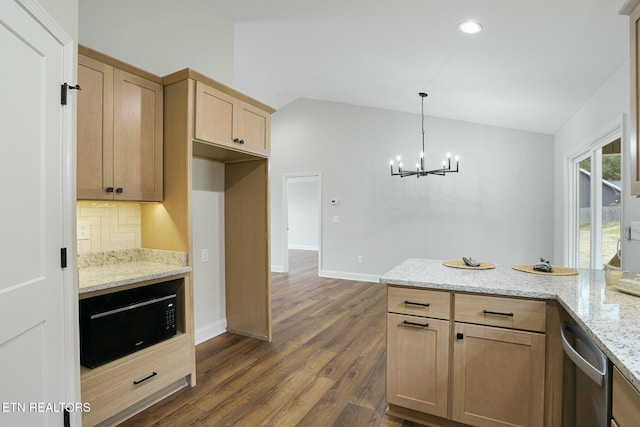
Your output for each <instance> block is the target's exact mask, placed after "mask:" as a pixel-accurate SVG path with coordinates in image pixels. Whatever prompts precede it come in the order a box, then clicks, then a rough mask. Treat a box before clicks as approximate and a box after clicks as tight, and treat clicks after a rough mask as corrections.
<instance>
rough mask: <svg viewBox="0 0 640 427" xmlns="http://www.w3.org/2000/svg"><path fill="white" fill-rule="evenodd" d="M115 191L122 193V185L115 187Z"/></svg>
mask: <svg viewBox="0 0 640 427" xmlns="http://www.w3.org/2000/svg"><path fill="white" fill-rule="evenodd" d="M116 193H118V194H122V193H124V190H123V189H122V187H118V188H116Z"/></svg>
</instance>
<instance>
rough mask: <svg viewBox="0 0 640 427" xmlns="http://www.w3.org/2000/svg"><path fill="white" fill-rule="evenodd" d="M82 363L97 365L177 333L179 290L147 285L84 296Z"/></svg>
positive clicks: (81, 333)
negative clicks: (177, 299) (177, 292)
mask: <svg viewBox="0 0 640 427" xmlns="http://www.w3.org/2000/svg"><path fill="white" fill-rule="evenodd" d="M79 310H80V363H81V364H82V365H83V366H86V367H88V368H95V367H97V366H100V365H102V364H105V363H107V362H110V361H112V360H115V359H117V358H119V357H122V356H126V355H128V354H131V353H134V352H136V351H138V350H141V349H143V348H146V347H149V346H150V345H153V344H156V343H158V342H160V341H163V340H166V339H168V338H171V337H172V336H174V335H175V334H176V319H177V312H176V310H177V307H176V294H175V292H172V291H167V290H166V289H165V290H162V289H159V288H158V287H156V286H146V287H142V288H137V289H131V290H127V291H121V292H114V293H110V294H105V295H100V296H96V297H92V298H87V299H82V300H80V307H79Z"/></svg>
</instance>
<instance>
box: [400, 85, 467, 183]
mask: <svg viewBox="0 0 640 427" xmlns="http://www.w3.org/2000/svg"><path fill="white" fill-rule="evenodd" d="M418 95H420V98H422V152H421V153H420V163H416V168H415V169H405V168H404V167H403V165H402V161H401V160H402V159H401V157H400V156H398V157H397V162H398V165H397V168H396V170H395V171H394V168H393V165H394V161H393V160H391V176H399V177H401V178H404V177H405V176H414V175H415V176H416V177H417V178H420V177H421V176H427V175H441V176H444V175H446V174H448V173H457V172H458V170H459V163H460V159H459V158H458V156H456V157H455V162H456V168H455V169H451V153H447V159H446V160H443V161H442V167H441V168H439V169H431V170H425V168H424V99H425V98H426V97H427V94H426V93H424V92H420V93H418Z"/></svg>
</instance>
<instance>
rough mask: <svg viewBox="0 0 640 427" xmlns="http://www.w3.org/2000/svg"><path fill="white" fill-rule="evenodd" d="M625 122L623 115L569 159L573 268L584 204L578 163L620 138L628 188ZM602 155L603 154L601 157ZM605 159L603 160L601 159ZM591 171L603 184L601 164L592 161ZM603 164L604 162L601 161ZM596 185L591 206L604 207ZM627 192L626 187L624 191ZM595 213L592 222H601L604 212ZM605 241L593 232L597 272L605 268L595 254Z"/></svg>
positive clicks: (568, 249)
mask: <svg viewBox="0 0 640 427" xmlns="http://www.w3.org/2000/svg"><path fill="white" fill-rule="evenodd" d="M625 120H626V114H622V115H620V116H618V117H616V118H615V119H614V120H612V121H610V122H609V123H608V124H607V125H606V126H604V127H603V128H601V130H600V131H598V132H596V133H595V135H596V136H595V137H594V138H593V139H592V140H591V142H590V143H589V144H588V145H586V146H585V147H583V148H581V149H580V150H577V151H575V152H574V153H572V154H570V155H568V156H566V157H565V168H564V170H565V180H564V182H566V183H567V186H566V188H567V196H568V202H567V204H566V205H565V206H566V208H565V215H564V216H565V218H564V222H565V238H566V242H567V244H566V245H564V259H565V260H566V262H567V265H568V266H570V267H574V268H575V267H577V265H578V256H579V254H578V234H579V226H580V225H579V220H578V209H579V206H580V201H579V199H578V198H579V193H578V190H577V186H578V174H577V171H578V167H579V166H578V164H579V163H580V161H582V160H584V159H586V158H588V157H593V156H594V155H596V157H597V156H598V154H597V153H599V150H601V149H602V147H604V146H605V145H607V144H609V143H610V142H612V141H615V140H616V139H618V138H620V140H621V141H622V144H621V149H620V151H621V153H620V154H621V156H622V160H621V162H620V168H621V171H620V173H621V177H623V178H622V182H623V187H624V183H625V179H624V177H625V173H626V168H625V161H626V158H627V155H626V153H625V148H626V147H627V144H626V137H627V134H626V126H625ZM600 156H601V154H600ZM600 158H601V157H600ZM591 163H592V165H591V169H592V178H593V179H592V182H600V181H601V180H602V170H601V168H600V167H598V166H597V165H594V163H596V162H591ZM600 163H601V162H600ZM594 187H595V186H593V185H592V186H591V189H590V191H591V201H592V203H591V205H592V207H593V206H599V205H601V204H602V203H601V194H598V193H597V192H596V191H595V190H594ZM623 191H624V188H623ZM620 203H621V204H622V203H623V197H621V200H620ZM592 213H595V215H593V216H592V223H593V222H594V221H598V222H600V223H601V220H600V218H601V216H602V213H601V212H600V211H599V210H598V209H594V210H593V212H592ZM621 215H622V217H621V218H620V223H621V225H622V224H624V209H622V210H621ZM601 239H602V236H601V235H600V233H591V241H590V248H591V249H590V250H591V255H592V256H591V262H590V268H595V269H599V268H602V266H601V265H600V261H601V260H600V257H596V256H594V254H597V253H599V249H600V248H599V247H598V245H599V244H601Z"/></svg>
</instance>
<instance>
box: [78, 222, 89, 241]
mask: <svg viewBox="0 0 640 427" xmlns="http://www.w3.org/2000/svg"><path fill="white" fill-rule="evenodd" d="M77 237H78V240H89V239H90V238H91V225H90V224H89V223H88V222H79V223H78V236H77Z"/></svg>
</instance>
